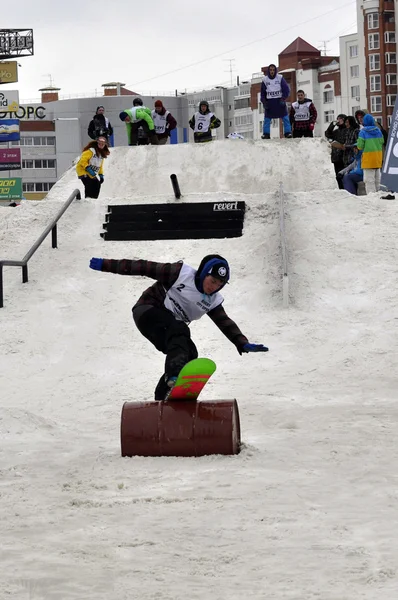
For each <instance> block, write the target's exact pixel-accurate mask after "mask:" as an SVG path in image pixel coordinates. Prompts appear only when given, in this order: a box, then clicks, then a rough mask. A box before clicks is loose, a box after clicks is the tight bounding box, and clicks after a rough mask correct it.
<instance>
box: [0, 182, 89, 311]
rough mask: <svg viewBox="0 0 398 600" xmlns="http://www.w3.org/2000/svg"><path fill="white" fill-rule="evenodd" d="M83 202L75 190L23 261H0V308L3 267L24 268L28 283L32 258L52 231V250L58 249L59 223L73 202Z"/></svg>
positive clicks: (0, 302) (23, 272) (23, 273)
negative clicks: (29, 265) (29, 263)
mask: <svg viewBox="0 0 398 600" xmlns="http://www.w3.org/2000/svg"><path fill="white" fill-rule="evenodd" d="M75 198H76V200H81V195H80V190H77V189H76V190H74V191H73V192H72V194H71V195H70V196H69V198H68V199H67V201H66V202H65V204H64V205H63V207H62V208H61V210H60V211H59V212H58V214H57V215H56V216H55V217H54V218H53V220H52V221H51V223H50V224H49V225H48V226H47V227H46V228H45V230H44V231H43V233H42V234H41V236H40V237H39V238H38V239H37V240H36V242H35V243H34V244H33V246H32V247H31V248H30V250H29V251H28V252H27V253H26V254H25V256H24V257H23V259H22V260H7V259H6V260H0V308H3V306H4V298H3V267H22V283H27V281H28V261H29V260H30V259H31V258H32V256H33V254H34V253H35V252H36V250H37V249H38V247H39V246H40V245H41V244H42V242H43V241H44V240H45V239H46V237H47V236H48V234H49V233H50V231H51V242H52V244H51V245H52V248H57V247H58V246H57V222H58V221H59V219H60V218H61V217H62V215H63V214H64V212H65V211H66V210H67V209H68V208H69V206H70V205H71V204H72V202H73V200H74V199H75Z"/></svg>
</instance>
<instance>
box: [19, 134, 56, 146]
mask: <svg viewBox="0 0 398 600" xmlns="http://www.w3.org/2000/svg"><path fill="white" fill-rule="evenodd" d="M20 145H21V146H55V136H46V135H44V136H34V137H31V136H22V137H21V140H20Z"/></svg>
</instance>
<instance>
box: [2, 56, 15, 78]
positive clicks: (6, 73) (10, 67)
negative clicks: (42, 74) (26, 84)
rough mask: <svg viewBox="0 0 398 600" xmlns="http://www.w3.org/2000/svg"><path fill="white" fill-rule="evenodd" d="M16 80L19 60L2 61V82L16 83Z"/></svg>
mask: <svg viewBox="0 0 398 600" xmlns="http://www.w3.org/2000/svg"><path fill="white" fill-rule="evenodd" d="M16 81H18V63H17V61H16V60H11V61H8V62H0V83H15V82H16Z"/></svg>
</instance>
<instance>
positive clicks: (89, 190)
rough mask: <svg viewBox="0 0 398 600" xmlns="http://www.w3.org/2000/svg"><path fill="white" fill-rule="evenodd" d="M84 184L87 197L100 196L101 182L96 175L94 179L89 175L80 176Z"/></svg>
mask: <svg viewBox="0 0 398 600" xmlns="http://www.w3.org/2000/svg"><path fill="white" fill-rule="evenodd" d="M80 179H81V180H82V182H83V185H84V197H85V198H98V196H99V193H100V189H101V183H100V182H99V181H98V179H97V178H96V177H94V178H93V179H92V178H91V177H88V176H84V177H80Z"/></svg>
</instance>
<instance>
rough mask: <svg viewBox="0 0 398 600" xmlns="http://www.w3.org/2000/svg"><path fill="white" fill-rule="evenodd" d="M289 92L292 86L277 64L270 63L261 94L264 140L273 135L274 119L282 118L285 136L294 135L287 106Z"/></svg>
mask: <svg viewBox="0 0 398 600" xmlns="http://www.w3.org/2000/svg"><path fill="white" fill-rule="evenodd" d="M289 94H290V88H289V86H288V84H287V82H286V80H285V78H284V77H283V75H279V73H278V69H277V68H276V66H275V65H273V64H271V65H269V67H268V70H267V74H266V75H265V76H264V77H263V80H262V83H261V94H260V96H261V102H262V105H263V106H264V122H263V135H262V136H261V137H262V139H263V140H269V139H270V137H271V121H272V119H282V122H283V133H284V135H285V137H286V138H291V137H292V126H291V124H290V119H289V116H288V114H287V107H286V100H287V98H288V96H289Z"/></svg>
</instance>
